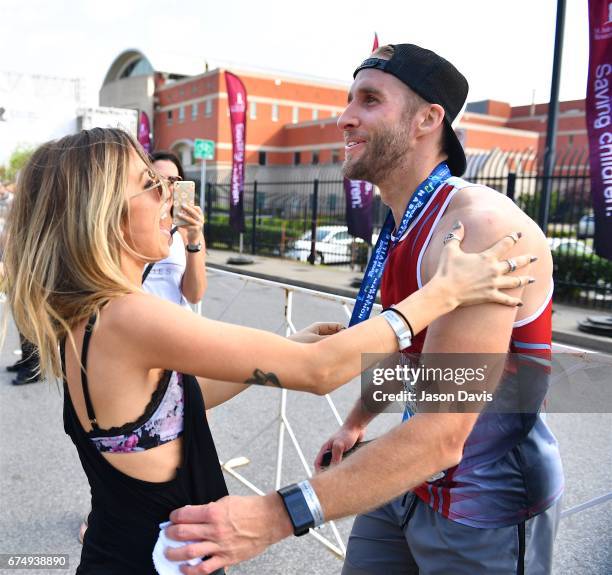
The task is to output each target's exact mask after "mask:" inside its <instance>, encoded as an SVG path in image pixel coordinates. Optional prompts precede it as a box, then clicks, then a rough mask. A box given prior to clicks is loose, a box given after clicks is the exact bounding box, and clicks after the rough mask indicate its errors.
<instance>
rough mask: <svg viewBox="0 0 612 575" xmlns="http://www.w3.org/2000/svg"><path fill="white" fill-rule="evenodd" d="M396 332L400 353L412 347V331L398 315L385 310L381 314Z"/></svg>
mask: <svg viewBox="0 0 612 575" xmlns="http://www.w3.org/2000/svg"><path fill="white" fill-rule="evenodd" d="M380 315H381V317H384V318H385V319H386V320H387V323H388V324H389V327H390V328H391V329H392V330H393V331H394V333H395V337H396V338H397V345H398V346H399V349H400V351H401V350H403V349H406V348H407V347H410V346H411V345H412V331H410V328H409V327H408V326H407V325H406V324H405V323H404V320H403V319H401V318H400V317H399V316H398V315H397V314H396V313H394V312H392V311H389V310H385V311H383V312H382V313H381V314H380Z"/></svg>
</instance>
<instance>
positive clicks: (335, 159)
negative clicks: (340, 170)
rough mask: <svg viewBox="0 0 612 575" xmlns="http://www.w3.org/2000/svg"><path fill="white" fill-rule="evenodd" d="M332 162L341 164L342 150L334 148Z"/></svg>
mask: <svg viewBox="0 0 612 575" xmlns="http://www.w3.org/2000/svg"><path fill="white" fill-rule="evenodd" d="M331 163H332V164H339V163H340V150H332V152H331Z"/></svg>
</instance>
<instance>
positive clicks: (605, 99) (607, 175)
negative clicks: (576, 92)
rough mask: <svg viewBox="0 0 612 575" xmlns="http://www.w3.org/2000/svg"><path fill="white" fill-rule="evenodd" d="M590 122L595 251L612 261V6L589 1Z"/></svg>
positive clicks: (600, 1) (587, 105)
mask: <svg viewBox="0 0 612 575" xmlns="http://www.w3.org/2000/svg"><path fill="white" fill-rule="evenodd" d="M589 36H590V52H589V76H588V81H587V96H586V118H587V131H588V135H589V159H590V167H591V194H592V196H593V208H594V212H595V251H596V253H597V254H598V255H600V256H602V257H605V258H608V259H612V102H611V100H612V99H611V95H612V86H611V83H612V2H609V1H608V0H589Z"/></svg>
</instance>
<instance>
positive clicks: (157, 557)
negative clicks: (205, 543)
mask: <svg viewBox="0 0 612 575" xmlns="http://www.w3.org/2000/svg"><path fill="white" fill-rule="evenodd" d="M171 524H172V521H166V522H165V523H160V524H159V537H158V538H157V543H155V547H154V548H153V565H155V570H156V571H157V572H158V573H159V575H182V573H181V572H180V570H179V567H180V566H181V565H183V564H185V563H188V564H189V565H197V564H198V563H202V559H200V557H196V558H195V559H190V560H189V561H170V559H168V558H167V557H166V556H165V555H164V551H165V549H166V547H182V546H183V545H189V544H190V543H194V541H176V540H175V539H170V538H169V537H166V532H165V531H164V529H165V528H166V527H168V526H169V525H171Z"/></svg>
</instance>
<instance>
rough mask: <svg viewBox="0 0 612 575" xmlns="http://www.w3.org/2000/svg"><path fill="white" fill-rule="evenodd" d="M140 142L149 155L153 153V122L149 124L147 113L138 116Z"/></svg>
mask: <svg viewBox="0 0 612 575" xmlns="http://www.w3.org/2000/svg"><path fill="white" fill-rule="evenodd" d="M138 142H139V143H140V145H141V146H142V148H143V150H144V151H145V152H147V154H150V153H151V152H152V151H153V150H152V146H151V122H149V116H148V115H147V113H146V112H140V114H139V116H138Z"/></svg>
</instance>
